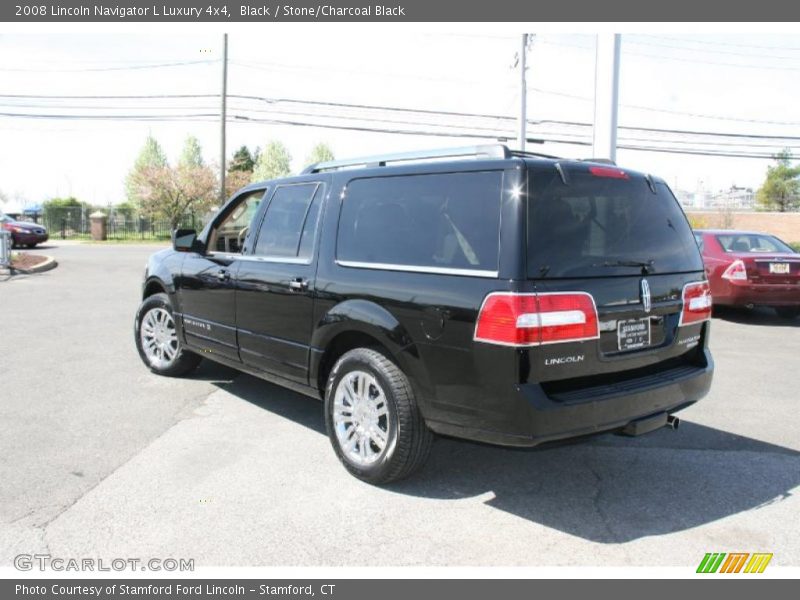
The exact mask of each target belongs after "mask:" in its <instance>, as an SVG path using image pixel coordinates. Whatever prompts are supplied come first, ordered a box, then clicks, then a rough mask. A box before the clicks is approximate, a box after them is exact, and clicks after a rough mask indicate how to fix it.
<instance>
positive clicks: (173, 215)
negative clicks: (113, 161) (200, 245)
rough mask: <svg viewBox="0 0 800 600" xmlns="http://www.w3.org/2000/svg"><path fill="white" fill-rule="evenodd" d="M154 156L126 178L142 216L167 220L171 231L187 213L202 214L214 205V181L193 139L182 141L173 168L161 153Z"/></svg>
mask: <svg viewBox="0 0 800 600" xmlns="http://www.w3.org/2000/svg"><path fill="white" fill-rule="evenodd" d="M159 150H160V149H159ZM151 156H152V155H151ZM156 157H157V158H156V160H152V161H150V162H149V163H148V162H146V161H143V162H142V164H138V165H136V166H135V167H134V169H133V171H132V172H131V174H130V175H129V176H128V185H129V186H130V189H131V191H132V193H133V195H134V197H135V198H136V199H137V206H138V207H139V209H140V210H141V212H142V213H143V214H145V215H147V216H150V217H153V218H163V219H168V220H169V222H170V225H171V227H172V228H173V229H175V228H177V227H178V226H179V225H180V222H181V220H182V219H183V217H184V216H186V215H187V214H189V213H204V212H206V211H207V210H208V209H209V208H210V207H211V206H213V205H214V202H215V200H216V190H217V185H218V184H217V178H216V176H215V175H214V172H213V171H212V170H211V168H210V167H209V166H208V165H206V164H205V162H204V161H203V151H202V148H201V147H200V143H199V142H198V141H197V138H196V137H194V136H192V135H190V136H188V137H187V138H186V142H185V143H184V146H183V151H182V152H181V156H180V158H179V159H178V164H177V165H176V166H174V167H173V166H171V165H169V163H167V161H166V158H164V157H163V153H161V154H160V158H159V155H156ZM161 158H163V160H161Z"/></svg>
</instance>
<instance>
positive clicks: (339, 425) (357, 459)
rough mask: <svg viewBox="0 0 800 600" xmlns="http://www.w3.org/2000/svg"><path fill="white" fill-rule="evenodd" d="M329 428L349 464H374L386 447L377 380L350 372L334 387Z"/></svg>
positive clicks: (383, 400)
mask: <svg viewBox="0 0 800 600" xmlns="http://www.w3.org/2000/svg"><path fill="white" fill-rule="evenodd" d="M333 426H334V429H335V431H336V438H337V440H338V441H339V447H340V448H341V450H342V454H343V455H344V456H345V457H346V458H347V459H348V460H349V461H350V462H352V463H354V464H356V465H359V466H367V465H371V464H373V463H375V462H376V461H377V460H378V459H379V458H381V456H383V454H384V453H385V451H386V447H387V445H388V444H389V410H388V407H387V405H386V394H385V393H384V391H383V389H382V388H381V386H380V384H379V383H378V381H377V379H375V377H373V376H372V375H370V374H369V373H367V372H365V371H350V372H349V373H347V374H346V375H345V376H344V377H342V379H341V380H340V381H339V385H337V386H336V392H335V394H334V404H333Z"/></svg>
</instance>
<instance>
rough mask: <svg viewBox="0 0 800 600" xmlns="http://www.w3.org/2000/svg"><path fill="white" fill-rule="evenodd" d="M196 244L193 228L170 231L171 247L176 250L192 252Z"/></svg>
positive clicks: (195, 248)
mask: <svg viewBox="0 0 800 600" xmlns="http://www.w3.org/2000/svg"><path fill="white" fill-rule="evenodd" d="M198 245H199V243H198V241H197V232H196V231H195V230H194V229H176V230H175V231H173V232H172V247H173V248H174V249H175V251H176V252H192V251H193V250H197V248H198Z"/></svg>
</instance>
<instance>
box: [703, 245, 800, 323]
mask: <svg viewBox="0 0 800 600" xmlns="http://www.w3.org/2000/svg"><path fill="white" fill-rule="evenodd" d="M695 238H696V239H697V243H698V244H699V245H700V250H701V252H702V254H703V261H704V262H705V266H706V273H707V275H708V281H709V283H710V284H711V296H712V298H713V299H714V304H715V305H719V306H735V307H748V308H752V307H753V306H757V305H760V306H769V307H772V308H774V309H775V312H777V313H778V315H779V316H781V317H784V318H786V319H794V318H795V317H797V316H800V254H798V253H797V252H795V251H794V250H793V249H792V247H791V246H789V245H788V244H787V243H785V242H782V241H781V240H779V239H778V238H776V237H775V236H774V235H769V234H766V233H755V232H751V231H734V230H728V229H720V230H711V229H707V230H697V231H695Z"/></svg>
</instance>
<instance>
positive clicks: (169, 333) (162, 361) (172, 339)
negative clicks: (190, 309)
mask: <svg viewBox="0 0 800 600" xmlns="http://www.w3.org/2000/svg"><path fill="white" fill-rule="evenodd" d="M134 333H135V337H136V349H137V350H138V351H139V356H140V357H141V359H142V362H144V364H145V365H147V367H148V368H149V369H150V370H151V371H152V372H153V373H156V374H158V375H166V376H168V377H180V376H181V375H186V374H187V373H189V372H191V371H192V370H194V368H195V367H197V365H198V363H199V362H200V357H199V356H198V355H197V354H193V353H191V352H188V351H186V350H185V349H184V348H183V345H182V344H181V342H180V340H179V339H178V333H177V331H176V330H175V318H174V316H173V313H172V305H171V304H170V301H169V296H167V295H166V294H153V295H152V296H149V297H147V298H146V299H145V300H144V302H142V304H141V306H140V307H139V310H138V311H137V313H136V321H135V323H134Z"/></svg>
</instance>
